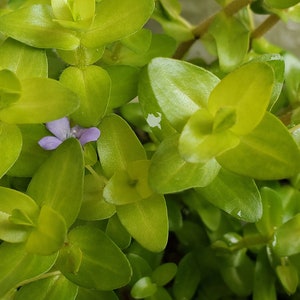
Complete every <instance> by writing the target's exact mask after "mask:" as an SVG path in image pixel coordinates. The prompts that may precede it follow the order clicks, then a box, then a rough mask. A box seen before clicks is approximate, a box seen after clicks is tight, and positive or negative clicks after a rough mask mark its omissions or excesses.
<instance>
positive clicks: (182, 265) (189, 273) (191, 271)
mask: <svg viewBox="0 0 300 300" xmlns="http://www.w3.org/2000/svg"><path fill="white" fill-rule="evenodd" d="M201 278H202V274H201V270H200V268H199V265H198V263H197V260H196V257H195V255H194V253H192V252H189V253H188V254H186V255H185V256H184V257H183V258H182V259H181V260H180V262H179V265H178V271H177V274H176V277H175V282H174V285H173V293H174V296H175V299H176V300H181V299H192V298H193V295H194V294H195V292H196V290H197V287H198V284H199V282H200V280H201Z"/></svg>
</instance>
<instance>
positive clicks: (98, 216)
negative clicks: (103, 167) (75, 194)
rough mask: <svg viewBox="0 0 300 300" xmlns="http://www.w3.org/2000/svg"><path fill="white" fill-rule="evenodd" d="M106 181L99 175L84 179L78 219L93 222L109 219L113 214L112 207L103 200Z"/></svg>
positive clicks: (113, 209)
mask: <svg viewBox="0 0 300 300" xmlns="http://www.w3.org/2000/svg"><path fill="white" fill-rule="evenodd" d="M105 182H106V179H105V178H104V177H101V176H100V175H98V176H97V175H93V174H88V175H85V177H84V187H83V199H82V204H81V207H80V212H79V215H78V218H79V219H81V220H87V221H95V220H103V219H108V218H110V217H111V216H112V215H113V214H114V213H115V212H116V208H115V206H114V205H112V204H110V203H107V202H106V201H105V200H104V198H103V189H104V186H105Z"/></svg>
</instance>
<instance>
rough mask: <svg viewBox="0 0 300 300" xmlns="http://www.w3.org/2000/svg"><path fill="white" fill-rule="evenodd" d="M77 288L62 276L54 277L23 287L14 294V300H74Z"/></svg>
mask: <svg viewBox="0 0 300 300" xmlns="http://www.w3.org/2000/svg"><path fill="white" fill-rule="evenodd" d="M77 291H78V286H76V285H75V284H73V283H72V282H70V281H69V280H68V279H66V278H65V277H64V276H63V275H54V276H51V277H49V278H45V279H40V280H37V281H35V282H32V283H29V284H26V285H24V286H23V287H22V288H21V289H20V290H19V291H18V292H17V294H16V297H15V300H31V299H41V300H42V299H47V300H56V299H68V300H75V299H77V298H76V295H77Z"/></svg>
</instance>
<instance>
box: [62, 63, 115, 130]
mask: <svg viewBox="0 0 300 300" xmlns="http://www.w3.org/2000/svg"><path fill="white" fill-rule="evenodd" d="M60 82H61V83H62V84H63V85H64V86H66V87H67V88H69V89H70V90H72V91H73V92H75V93H76V94H77V95H78V96H79V98H80V105H79V108H78V109H77V110H76V111H75V112H74V113H73V114H72V119H73V120H74V122H75V123H77V124H79V125H81V126H83V127H90V126H96V125H98V123H99V121H100V120H101V118H102V117H103V116H104V114H105V112H106V109H107V105H108V100H109V94H110V78H109V76H108V74H107V73H106V71H105V70H104V69H102V68H100V67H98V66H88V67H86V68H84V69H80V68H77V67H69V68H67V69H65V70H64V71H63V73H62V74H61V76H60Z"/></svg>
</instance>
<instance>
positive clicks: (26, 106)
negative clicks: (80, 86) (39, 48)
mask: <svg viewBox="0 0 300 300" xmlns="http://www.w3.org/2000/svg"><path fill="white" fill-rule="evenodd" d="M21 85H22V94H21V97H20V99H19V100H18V101H17V102H15V103H13V104H12V105H10V106H9V107H7V108H5V109H2V110H1V111H0V119H1V120H3V121H4V122H7V123H19V124H24V123H25V124H28V123H43V122H48V121H53V120H55V119H59V118H62V117H64V116H66V115H68V114H70V113H71V112H73V111H74V110H75V109H76V108H77V107H78V101H79V99H78V98H77V96H76V95H75V94H74V93H73V92H72V91H70V90H69V89H67V88H65V87H64V86H63V85H61V84H60V83H59V82H57V81H56V80H53V79H49V78H30V79H24V80H22V82H21ZM41 99H43V101H41Z"/></svg>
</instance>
